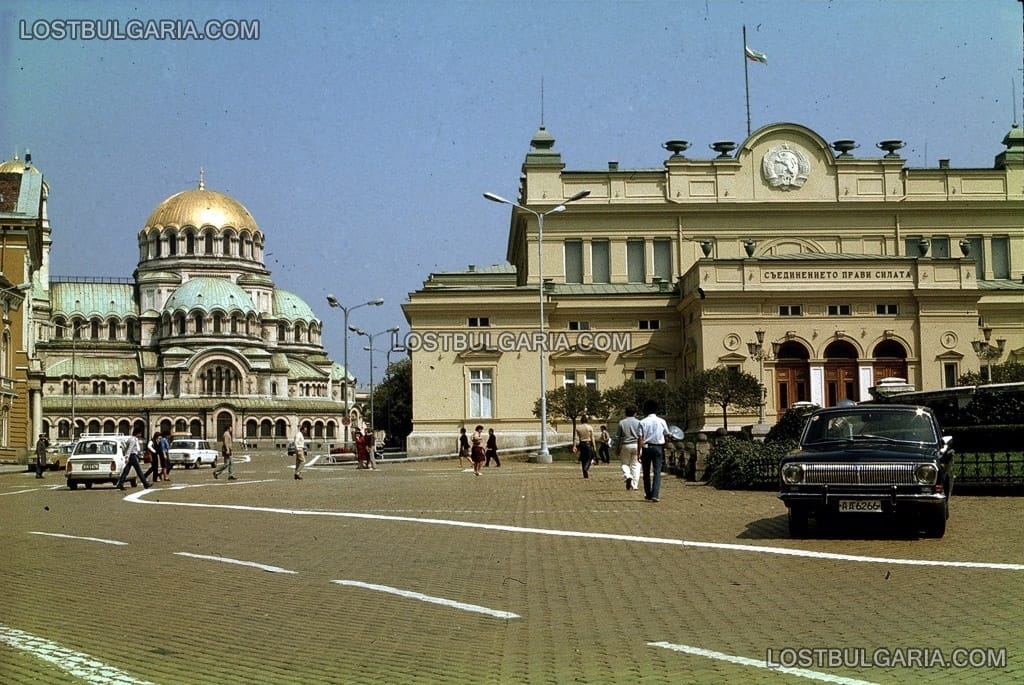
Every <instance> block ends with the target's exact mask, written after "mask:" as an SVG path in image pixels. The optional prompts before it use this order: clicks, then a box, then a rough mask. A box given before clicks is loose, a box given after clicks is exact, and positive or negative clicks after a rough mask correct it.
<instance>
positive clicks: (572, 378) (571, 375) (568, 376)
mask: <svg viewBox="0 0 1024 685" xmlns="http://www.w3.org/2000/svg"><path fill="white" fill-rule="evenodd" d="M562 385H564V386H565V387H569V386H570V385H576V369H566V370H565V373H564V380H563V381H562Z"/></svg>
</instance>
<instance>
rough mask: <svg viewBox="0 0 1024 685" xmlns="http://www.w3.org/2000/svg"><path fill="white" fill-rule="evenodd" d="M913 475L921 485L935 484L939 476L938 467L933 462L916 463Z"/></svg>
mask: <svg viewBox="0 0 1024 685" xmlns="http://www.w3.org/2000/svg"><path fill="white" fill-rule="evenodd" d="M914 477H915V478H917V482H918V483H920V484H921V485H935V481H936V480H938V477H939V469H937V468H936V467H935V464H918V465H917V468H915V469H914Z"/></svg>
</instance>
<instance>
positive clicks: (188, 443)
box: [171, 440, 196, 450]
mask: <svg viewBox="0 0 1024 685" xmlns="http://www.w3.org/2000/svg"><path fill="white" fill-rule="evenodd" d="M195 446H196V444H195V442H194V441H192V440H175V441H174V442H172V443H171V449H172V450H174V449H178V450H190V449H192V448H193V447H195Z"/></svg>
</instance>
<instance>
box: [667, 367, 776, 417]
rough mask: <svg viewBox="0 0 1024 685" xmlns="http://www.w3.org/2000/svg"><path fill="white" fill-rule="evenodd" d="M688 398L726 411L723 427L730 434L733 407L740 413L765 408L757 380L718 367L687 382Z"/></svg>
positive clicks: (698, 374)
mask: <svg viewBox="0 0 1024 685" xmlns="http://www.w3.org/2000/svg"><path fill="white" fill-rule="evenodd" d="M685 386H686V396H688V397H692V398H694V399H698V398H699V399H701V400H703V401H704V402H705V403H706V404H717V405H718V406H719V407H721V408H722V426H723V427H724V428H725V429H726V430H729V407H733V408H734V409H737V410H739V411H749V410H752V409H757V408H758V407H759V406H760V404H761V398H762V396H763V395H762V390H761V383H760V382H759V381H758V380H757V377H756V376H752V375H751V374H749V373H744V372H743V371H738V370H736V369H730V368H728V367H726V366H716V367H715V368H713V369H706V370H704V371H701V372H700V373H697V374H694V375H692V376H690V377H689V378H687V379H686V382H685Z"/></svg>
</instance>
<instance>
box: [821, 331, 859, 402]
mask: <svg viewBox="0 0 1024 685" xmlns="http://www.w3.org/2000/svg"><path fill="white" fill-rule="evenodd" d="M859 397H860V383H859V382H858V380H857V349H856V348H855V347H854V346H853V345H851V344H850V343H848V342H846V341H845V340H836V341H835V342H832V343H830V344H829V346H828V347H826V348H825V406H826V407H834V406H836V405H837V404H839V403H840V402H841V401H842V400H850V401H851V402H856V401H857V399H858V398H859Z"/></svg>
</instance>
